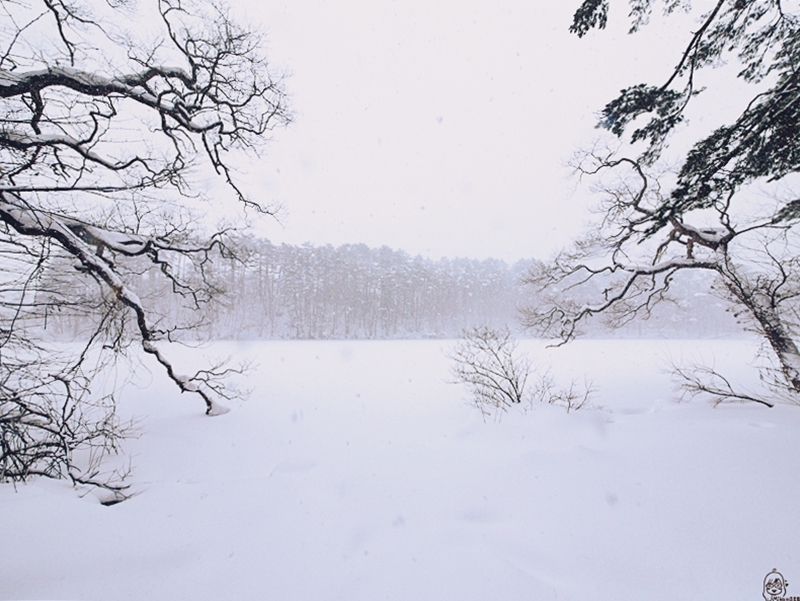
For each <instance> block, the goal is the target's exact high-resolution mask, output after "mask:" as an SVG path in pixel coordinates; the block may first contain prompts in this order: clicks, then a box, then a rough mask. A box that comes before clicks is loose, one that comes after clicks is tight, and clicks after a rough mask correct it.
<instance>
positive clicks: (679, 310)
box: [49, 238, 741, 339]
mask: <svg viewBox="0 0 800 601" xmlns="http://www.w3.org/2000/svg"><path fill="white" fill-rule="evenodd" d="M236 246H237V253H236V255H237V258H236V260H233V259H223V260H219V259H218V260H216V261H214V262H213V264H211V263H209V264H206V265H204V267H203V269H204V271H205V274H206V277H207V278H208V279H209V280H210V281H211V282H213V284H214V285H215V286H216V287H217V289H218V290H219V291H220V293H219V294H217V295H215V297H214V298H213V299H212V300H211V301H210V302H206V303H203V304H202V305H201V309H200V311H199V312H197V311H191V310H189V309H188V308H187V306H186V305H187V304H188V303H187V298H188V297H184V296H181V295H176V294H173V293H172V292H171V288H170V286H169V285H166V284H165V280H164V278H163V277H162V276H161V274H159V273H158V272H156V271H154V270H150V271H148V272H145V273H144V274H142V273H138V274H136V279H135V280H132V284H133V285H134V287H135V289H137V290H138V291H139V293H140V295H141V297H142V299H143V301H145V302H146V304H147V305H148V306H149V307H150V310H151V311H152V313H153V314H155V315H161V316H163V317H164V318H165V319H164V321H165V323H167V322H172V321H173V320H175V321H177V322H180V323H184V324H186V325H187V330H186V331H184V332H183V333H180V332H178V333H176V336H179V337H181V336H182V337H184V338H187V337H188V338H196V337H198V336H200V337H204V338H205V337H207V338H216V339H271V338H291V339H337V338H369V339H375V338H434V337H435V338H452V337H458V336H459V335H460V333H461V331H462V330H463V329H464V328H468V327H471V326H475V325H482V324H486V325H490V326H500V325H505V324H507V325H509V326H510V327H511V328H512V329H518V327H517V326H516V324H517V316H518V313H519V309H520V308H522V307H524V306H527V305H530V304H532V303H535V302H536V296H535V294H534V292H533V291H532V290H530V289H529V288H527V287H525V286H523V285H522V284H521V278H522V277H523V275H524V274H525V273H526V271H527V270H528V269H530V268H531V266H533V265H534V264H535V263H536V261H535V260H524V261H519V262H517V263H514V264H513V265H508V264H507V263H505V262H503V261H500V260H497V259H486V260H475V259H440V260H431V259H426V258H423V257H420V256H416V257H412V256H410V255H408V254H407V253H405V252H403V251H400V250H393V249H390V248H388V247H385V246H384V247H381V248H369V247H367V246H365V245H363V244H355V245H352V244H346V245H343V246H339V247H333V246H330V245H328V246H312V245H310V244H305V245H302V246H293V245H288V244H281V245H275V244H272V243H271V242H269V241H268V240H265V239H255V238H247V239H242V240H238V241H237V245H236ZM186 270H187V274H186V275H185V277H186V279H191V275H189V274H188V272H189V271H191V270H190V269H189V266H186ZM178 271H179V272H180V266H179V269H178ZM176 275H178V276H180V277H184V274H181V273H177V274H176ZM686 275H687V276H689V277H687V278H686V279H685V280H684V281H683V282H681V283H676V284H675V285H674V286H673V287H672V290H673V291H674V293H675V295H676V296H675V298H674V299H673V300H672V301H668V302H664V303H661V304H660V305H659V306H658V307H657V309H656V310H655V311H654V314H653V316H652V317H651V318H650V319H648V320H635V321H633V322H631V323H629V324H627V325H625V326H624V327H622V328H618V329H610V328H608V327H607V326H606V325H605V324H603V323H602V322H600V321H599V320H597V321H596V322H590V323H589V324H588V325H587V327H586V328H584V330H585V332H584V333H585V335H588V336H595V337H600V336H615V337H621V336H624V337H689V338H699V337H711V336H725V335H734V334H736V333H738V332H740V331H741V328H740V327H739V326H738V325H737V324H736V322H735V320H734V318H733V317H732V316H731V314H730V313H729V312H727V311H726V306H727V305H726V303H725V302H724V301H722V300H719V299H717V298H716V297H714V296H711V295H709V287H710V284H711V282H712V280H711V279H709V278H708V276H707V275H705V274H696V275H695V274H686ZM86 319H87V318H86V317H85V316H83V317H81V316H79V315H77V314H70V313H69V312H67V311H65V312H63V314H51V315H50V317H49V329H50V330H51V331H52V332H53V333H54V334H56V335H76V334H78V333H80V331H81V330H85V329H86V326H87V325H88V324H87V323H86Z"/></svg>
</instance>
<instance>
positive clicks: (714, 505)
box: [0, 340, 800, 601]
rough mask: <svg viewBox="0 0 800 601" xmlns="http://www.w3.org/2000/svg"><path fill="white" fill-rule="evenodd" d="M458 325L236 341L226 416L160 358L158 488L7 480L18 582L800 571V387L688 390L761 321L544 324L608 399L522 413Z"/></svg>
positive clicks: (601, 580)
mask: <svg viewBox="0 0 800 601" xmlns="http://www.w3.org/2000/svg"><path fill="white" fill-rule="evenodd" d="M451 344H452V343H451V342H447V341H360V342H351V341H339V342H336V341H328V342H297V341H292V342H289V341H286V342H258V343H241V344H232V343H231V344H217V345H215V347H214V348H213V349H212V350H213V351H214V352H217V354H224V353H226V352H229V351H236V352H237V353H240V354H242V355H245V356H250V357H255V358H256V359H257V361H258V363H259V366H258V367H257V369H256V371H255V372H254V373H253V375H252V376H251V378H250V381H249V386H250V387H251V388H252V389H253V390H252V394H251V396H250V398H249V400H248V401H246V402H244V403H235V404H233V406H232V411H231V412H230V413H228V414H227V415H224V416H221V417H216V418H207V417H205V416H204V415H203V414H202V410H203V407H202V403H201V402H199V401H198V400H197V399H192V398H191V397H189V396H187V395H184V396H182V397H181V396H179V395H177V394H176V393H175V392H174V391H173V390H172V388H171V387H169V385H168V384H167V383H166V382H164V380H163V378H162V377H161V376H159V375H158V374H157V373H154V374H152V375H147V374H143V375H140V378H139V382H138V387H133V386H132V387H130V388H129V390H128V391H127V394H126V396H125V399H124V407H123V410H124V411H125V412H127V413H130V414H136V415H139V416H141V417H142V419H141V422H140V428H141V429H142V432H143V433H142V436H141V437H140V438H139V439H137V440H132V441H129V442H128V443H127V445H126V448H127V450H128V451H129V453H130V454H131V455H132V456H133V463H134V467H135V470H134V473H133V476H132V483H133V487H134V489H135V490H136V491H137V492H138V494H137V495H136V496H134V497H133V498H131V499H130V500H128V501H126V502H124V503H120V504H117V505H114V506H110V507H105V506H102V505H100V504H99V503H98V501H97V498H96V497H95V496H94V495H92V494H88V495H86V496H84V497H82V498H81V497H80V496H78V494H76V492H75V491H74V490H73V489H71V488H70V487H69V486H67V485H66V484H63V483H59V482H52V481H45V480H39V481H36V482H34V483H32V484H29V485H26V486H21V487H18V488H17V489H16V490H15V489H14V488H13V487H12V486H10V485H3V486H0V541H1V542H2V544H0V598H2V599H82V600H83V599H86V600H97V601H101V600H102V601H116V600H120V601H121V600H128V599H130V600H137V601H142V600H145V599H147V600H150V601H155V600H170V601H174V600H179V599H181V600H182V599H187V600H189V599H191V600H197V599H213V600H220V601H222V600H237V601H238V600H251V599H253V600H256V599H257V600H261V599H271V600H272V599H274V600H281V601H282V600H287V601H290V600H304V601H305V600H308V601H311V600H347V601H356V600H364V601H376V600H378V599H392V600H409V601H411V600H413V601H422V600H437V601H440V600H454V601H456V600H457V601H467V600H472V599H474V600H489V599H492V600H494V599H498V600H503V601H512V600H516V599H520V600H522V599H524V600H531V599H534V600H542V601H544V600H549V599H560V600H565V599H566V600H575V601H587V600H591V601H625V600H640V599H648V600H649V601H656V600H665V601H666V600H669V601H675V600H678V599H725V600H726V601H728V600H738V599H741V600H756V599H760V598H761V593H762V588H761V587H762V582H763V579H764V576H765V575H766V574H767V573H768V572H769V571H770V570H771V569H773V568H777V569H778V570H779V571H781V572H782V573H783V574H784V575H785V576H786V578H787V579H788V580H789V582H790V586H789V590H788V592H787V595H793V594H800V546H798V543H799V542H800V519H799V518H800V515H799V512H800V510H799V509H798V507H799V506H798V498H800V478H798V474H800V435H798V433H800V407H787V406H779V407H776V408H773V409H768V408H766V407H762V406H757V405H752V404H751V405H727V406H721V407H718V408H713V407H712V406H710V405H709V404H708V403H704V402H698V401H695V402H691V403H676V402H674V400H673V396H674V395H673V392H672V389H671V383H670V378H669V376H668V375H666V374H664V373H662V372H661V370H662V368H663V367H664V363H665V361H666V360H667V358H668V357H671V358H672V359H674V360H680V359H681V357H682V358H683V359H688V358H689V357H690V356H693V355H698V354H701V355H702V356H703V357H704V358H705V359H706V361H711V360H712V359H713V360H714V361H715V363H716V365H717V367H718V368H720V369H722V370H725V369H728V370H731V371H732V372H733V373H737V374H741V375H743V377H745V378H752V377H754V376H753V375H752V374H750V373H749V372H747V371H746V370H745V369H744V368H743V366H745V365H746V364H747V362H748V361H749V359H750V356H751V355H752V352H753V348H754V343H753V342H752V341H730V340H726V341H702V342H686V341H684V342H681V341H622V340H613V341H599V340H593V341H579V342H577V343H574V344H571V345H568V346H567V347H564V348H561V349H551V350H545V349H544V348H543V345H542V343H540V342H537V341H525V342H524V343H523V346H524V347H525V348H526V349H527V350H528V351H529V352H530V353H531V355H533V356H534V357H536V358H538V359H541V361H542V362H544V363H551V364H552V368H553V373H554V375H556V376H557V377H559V378H561V379H562V381H563V379H565V378H567V377H569V375H570V374H571V375H572V376H574V377H578V378H580V379H582V378H583V376H584V374H587V375H588V376H589V377H590V378H592V379H594V382H595V385H596V386H597V388H598V389H599V392H598V393H597V395H596V397H595V402H596V403H597V404H599V405H603V406H604V407H605V409H604V410H581V411H578V412H574V413H569V414H567V413H566V412H565V411H564V410H563V409H562V408H559V407H554V406H549V405H539V406H535V407H533V408H532V410H530V411H528V412H527V414H523V413H521V412H518V413H513V412H512V413H508V414H506V415H505V416H504V417H503V418H502V420H500V421H499V422H498V421H493V420H489V421H486V422H485V421H484V420H483V418H482V416H481V414H480V412H479V411H478V410H477V409H475V408H474V407H471V406H469V405H468V404H467V403H466V402H465V401H466V400H467V398H468V396H467V392H466V391H465V390H464V389H463V388H462V387H461V386H457V385H452V384H448V383H447V380H448V379H449V378H450V376H449V361H448V359H447V358H446V356H445V352H446V351H447V349H448V348H449V347H450V345H451ZM695 349H700V350H695ZM794 582H797V584H794Z"/></svg>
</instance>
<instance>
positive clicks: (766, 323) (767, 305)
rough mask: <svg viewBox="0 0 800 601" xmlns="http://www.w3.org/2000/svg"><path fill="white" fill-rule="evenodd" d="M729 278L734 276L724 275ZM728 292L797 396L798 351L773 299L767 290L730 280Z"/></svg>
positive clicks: (799, 390)
mask: <svg viewBox="0 0 800 601" xmlns="http://www.w3.org/2000/svg"><path fill="white" fill-rule="evenodd" d="M726 275H728V276H731V275H733V274H726ZM726 285H727V288H728V290H729V291H730V292H731V293H732V294H733V295H734V296H735V297H736V299H737V300H738V301H739V302H741V303H742V304H743V305H744V306H745V307H746V308H747V310H748V311H749V312H750V315H751V317H752V318H753V319H754V320H755V322H756V324H757V325H758V328H759V329H760V330H761V333H762V334H763V335H764V337H765V338H766V339H767V341H768V342H769V344H770V346H771V347H772V350H773V351H774V352H775V355H776V356H777V357H778V361H779V362H780V364H781V372H782V373H783V375H784V377H785V378H786V382H787V384H788V385H789V386H790V387H791V388H792V390H793V391H794V392H796V393H800V350H798V348H797V344H795V341H794V338H793V336H792V333H791V331H790V330H789V328H788V327H787V326H786V324H785V323H784V321H783V320H782V319H781V316H780V313H779V312H778V309H777V307H776V303H775V299H774V297H773V296H772V295H770V294H769V291H768V290H762V289H755V290H754V289H752V288H751V287H749V286H746V285H744V283H743V282H742V281H741V280H740V279H739V278H736V277H735V276H733V278H732V281H731V280H729V281H727V282H726Z"/></svg>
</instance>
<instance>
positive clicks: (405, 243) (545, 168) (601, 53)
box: [235, 0, 687, 261]
mask: <svg viewBox="0 0 800 601" xmlns="http://www.w3.org/2000/svg"><path fill="white" fill-rule="evenodd" d="M579 3H580V2H579V0H571V1H559V2H551V1H548V2H545V1H543V0H491V1H490V0H481V1H476V0H459V1H456V0H436V1H435V2H430V1H429V0H428V1H422V0H402V1H393V0H368V1H367V0H364V1H359V0H339V1H336V2H331V1H325V0H291V2H284V1H283V0H235V4H236V7H237V8H240V9H244V10H246V11H247V13H248V15H249V18H250V19H252V20H254V21H259V22H260V23H262V24H263V26H264V27H265V28H266V30H267V32H268V35H269V54H270V56H271V57H272V60H273V61H274V63H275V65H276V66H277V67H280V68H285V69H287V70H288V71H290V72H291V77H290V78H289V79H288V81H287V88H288V90H289V91H290V93H291V95H292V99H291V105H292V109H293V111H294V113H295V116H296V120H295V122H294V123H293V124H292V125H291V126H290V128H289V129H288V130H283V131H279V132H277V133H276V135H275V137H274V141H273V142H272V144H271V146H270V148H269V152H268V154H267V155H266V156H265V158H264V159H263V161H261V162H260V163H259V164H258V165H257V166H256V167H255V168H254V169H253V172H252V173H251V174H250V176H249V177H248V180H249V183H250V186H251V187H250V191H251V192H259V193H261V194H262V196H261V200H264V201H271V202H279V203H281V204H283V205H284V207H285V209H286V210H285V213H284V214H283V216H282V218H281V224H280V225H279V224H276V223H274V222H266V223H264V224H263V225H262V226H261V227H260V230H259V231H260V232H261V233H262V234H263V235H265V236H266V237H268V238H270V239H271V240H272V241H273V242H276V243H280V242H289V243H295V244H299V243H303V242H311V243H313V244H329V243H330V244H333V245H339V244H343V243H359V242H363V243H365V244H368V245H370V246H381V245H384V244H385V245H388V246H390V247H393V248H401V249H403V250H406V251H407V252H409V253H411V254H418V253H419V254H423V255H425V256H428V257H432V258H439V257H442V256H447V257H455V256H466V257H475V258H485V257H497V258H501V259H505V260H507V261H515V260H517V259H520V258H524V257H541V258H544V257H546V256H547V255H549V254H550V253H551V252H552V251H553V250H555V249H556V248H557V247H559V246H562V245H564V244H566V243H567V242H568V240H569V239H570V237H571V236H573V235H575V234H576V233H578V232H579V231H580V230H581V229H582V224H583V223H584V221H585V220H586V219H587V215H586V207H587V206H588V205H589V204H590V203H591V202H592V201H591V200H590V199H588V196H587V194H586V193H585V192H584V191H580V192H577V193H576V192H575V191H574V190H575V182H574V181H573V180H571V179H570V177H569V170H568V169H566V168H565V167H564V163H565V162H566V160H567V159H568V158H569V157H570V156H571V154H572V153H573V152H574V150H575V149H576V148H578V147H579V146H581V145H584V146H585V145H587V144H589V143H590V142H591V141H592V139H593V138H594V137H595V136H596V135H597V133H598V132H597V131H596V130H595V129H594V125H595V114H596V112H597V111H598V110H599V109H600V108H602V106H603V104H604V103H605V102H606V101H608V100H610V99H611V98H613V97H614V96H615V95H616V93H617V92H618V91H619V90H620V89H621V88H622V87H624V86H627V85H632V84H634V83H639V82H640V81H643V80H649V81H650V82H651V83H660V82H662V81H663V80H664V78H665V76H666V75H667V73H668V71H669V69H670V68H671V67H672V66H673V65H674V62H675V61H676V60H677V52H679V49H680V47H681V44H682V43H683V42H684V41H685V39H686V37H685V36H686V32H687V21H686V19H684V18H673V19H670V20H669V24H668V25H667V27H670V28H671V31H670V30H669V29H664V28H663V27H661V26H655V27H653V26H651V28H649V29H648V30H646V31H645V33H644V34H638V35H635V36H628V35H625V33H624V32H625V30H626V26H627V19H626V16H625V12H627V11H626V10H625V9H626V8H627V3H623V2H619V3H617V5H616V8H617V11H618V12H617V13H616V14H615V13H612V23H611V27H610V29H609V30H608V31H605V32H598V33H594V34H591V35H589V36H587V37H586V38H584V39H582V40H581V39H578V38H577V37H575V36H573V35H570V34H569V33H568V28H569V25H570V23H571V17H572V13H573V12H574V10H575V8H576V6H577V5H578V4H579ZM622 11H624V12H622ZM620 13H621V14H620Z"/></svg>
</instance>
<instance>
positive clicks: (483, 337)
mask: <svg viewBox="0 0 800 601" xmlns="http://www.w3.org/2000/svg"><path fill="white" fill-rule="evenodd" d="M518 346H519V343H518V342H517V341H516V340H515V339H514V338H513V336H512V335H511V332H510V331H509V329H508V327H504V328H502V329H500V330H495V329H492V328H489V327H487V326H478V327H475V328H471V329H469V330H465V331H464V338H463V339H462V340H461V341H460V342H459V343H458V344H457V345H456V346H455V347H454V348H453V350H452V351H451V352H450V355H449V357H450V359H452V360H453V362H454V365H453V367H452V374H453V376H454V377H455V383H458V384H466V385H467V387H468V388H469V390H470V392H471V394H472V402H473V404H474V405H475V406H476V407H477V408H478V409H480V410H481V412H482V413H483V415H484V416H488V415H494V416H495V417H499V416H500V415H502V413H505V412H506V411H508V409H509V408H510V407H514V406H522V407H523V408H529V407H531V406H532V405H533V403H534V402H545V403H549V404H551V405H561V406H563V407H565V408H566V409H567V411H568V412H569V411H574V410H577V409H580V408H582V407H585V406H586V405H587V404H588V403H589V400H590V397H591V395H592V392H593V389H592V388H591V386H589V385H588V384H587V385H586V386H584V387H583V388H581V387H579V386H578V384H577V382H576V381H575V380H573V381H572V382H571V383H570V385H569V387H568V388H559V387H558V386H556V383H555V380H554V379H553V377H552V376H551V374H550V372H549V371H546V372H545V373H543V374H536V377H535V381H534V384H533V387H532V389H531V390H526V386H527V385H528V382H529V379H530V377H531V375H532V374H533V373H534V372H533V365H532V363H531V360H530V359H529V358H528V357H527V356H526V355H525V354H523V353H519V352H518Z"/></svg>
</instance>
